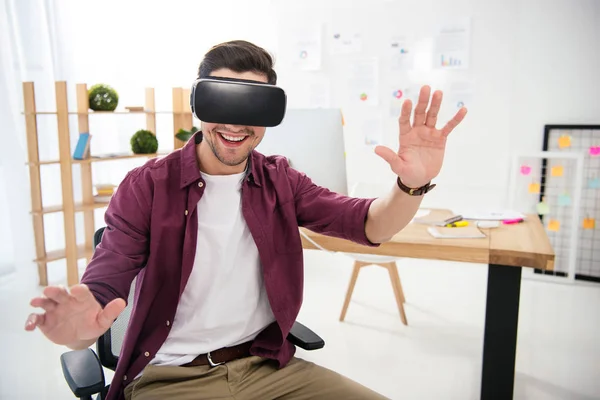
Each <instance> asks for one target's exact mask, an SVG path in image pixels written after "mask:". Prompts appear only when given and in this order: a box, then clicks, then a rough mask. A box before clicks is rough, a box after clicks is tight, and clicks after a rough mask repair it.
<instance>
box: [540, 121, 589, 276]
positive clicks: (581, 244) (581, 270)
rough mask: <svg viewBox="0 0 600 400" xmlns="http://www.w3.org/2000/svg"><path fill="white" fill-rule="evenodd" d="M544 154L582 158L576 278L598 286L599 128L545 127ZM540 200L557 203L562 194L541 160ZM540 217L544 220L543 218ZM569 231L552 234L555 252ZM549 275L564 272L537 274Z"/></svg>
mask: <svg viewBox="0 0 600 400" xmlns="http://www.w3.org/2000/svg"><path fill="white" fill-rule="evenodd" d="M543 150H544V151H550V152H558V153H578V154H581V155H583V156H584V162H583V176H582V185H581V189H582V190H581V202H580V205H579V216H580V221H579V223H578V224H577V227H576V229H577V232H576V233H577V235H578V240H577V243H578V244H577V249H569V250H575V253H576V260H577V261H576V274H575V279H579V280H586V281H593V282H598V283H600V125H546V126H545V127H544V144H543ZM541 168H542V171H541V185H540V186H541V187H540V195H539V201H542V199H545V201H546V202H548V203H550V204H552V203H555V204H558V203H560V201H561V197H560V196H563V194H561V193H557V192H556V191H554V190H552V187H553V185H552V183H551V182H552V168H553V166H552V165H550V164H549V160H547V159H545V160H543V161H542V166H541ZM540 218H542V220H544V218H546V216H545V215H541V216H540ZM568 235H569V232H568V231H562V230H560V231H557V232H552V234H551V235H549V236H550V241H551V242H552V245H553V247H554V249H555V251H556V253H557V256H558V253H559V252H560V249H561V246H564V244H565V243H568ZM536 273H544V274H551V275H559V276H560V275H561V274H564V273H563V272H560V271H556V272H551V271H544V272H542V271H536Z"/></svg>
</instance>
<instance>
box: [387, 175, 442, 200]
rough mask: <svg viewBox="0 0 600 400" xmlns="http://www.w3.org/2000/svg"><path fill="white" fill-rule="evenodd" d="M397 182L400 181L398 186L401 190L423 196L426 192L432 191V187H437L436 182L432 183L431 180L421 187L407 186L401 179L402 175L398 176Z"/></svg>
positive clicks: (411, 194)
mask: <svg viewBox="0 0 600 400" xmlns="http://www.w3.org/2000/svg"><path fill="white" fill-rule="evenodd" d="M396 182H397V183H398V187H399V188H400V190H402V191H403V192H404V193H406V194H408V195H410V196H422V195H424V194H425V193H428V192H430V191H431V189H433V188H434V187H435V183H434V184H431V182H429V183H427V184H426V185H423V186H421V187H419V188H410V187H408V186H406V185H405V184H404V183H402V180H401V179H400V177H398V179H397V180H396Z"/></svg>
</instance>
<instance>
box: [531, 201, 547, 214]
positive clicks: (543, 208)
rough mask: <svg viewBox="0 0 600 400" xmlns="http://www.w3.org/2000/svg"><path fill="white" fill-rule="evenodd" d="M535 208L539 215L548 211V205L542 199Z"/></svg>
mask: <svg viewBox="0 0 600 400" xmlns="http://www.w3.org/2000/svg"><path fill="white" fill-rule="evenodd" d="M535 208H536V209H537V213H538V214H539V215H546V214H549V213H550V206H549V205H548V203H546V202H544V201H542V202H540V203H538V204H537V205H536V206H535Z"/></svg>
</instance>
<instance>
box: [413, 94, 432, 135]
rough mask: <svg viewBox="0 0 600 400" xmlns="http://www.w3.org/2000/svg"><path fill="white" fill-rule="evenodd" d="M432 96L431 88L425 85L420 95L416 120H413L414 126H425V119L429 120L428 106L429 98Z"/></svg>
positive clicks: (416, 108) (416, 109)
mask: <svg viewBox="0 0 600 400" xmlns="http://www.w3.org/2000/svg"><path fill="white" fill-rule="evenodd" d="M430 95H431V87H429V86H427V85H425V86H423V87H422V88H421V92H420V93H419V101H418V102H417V106H416V107H415V118H414V120H413V126H418V125H425V119H426V118H427V106H428V105H429V96H430Z"/></svg>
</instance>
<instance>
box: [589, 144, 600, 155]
mask: <svg viewBox="0 0 600 400" xmlns="http://www.w3.org/2000/svg"><path fill="white" fill-rule="evenodd" d="M590 156H600V146H591V147H590Z"/></svg>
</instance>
